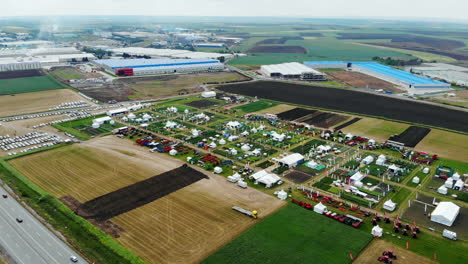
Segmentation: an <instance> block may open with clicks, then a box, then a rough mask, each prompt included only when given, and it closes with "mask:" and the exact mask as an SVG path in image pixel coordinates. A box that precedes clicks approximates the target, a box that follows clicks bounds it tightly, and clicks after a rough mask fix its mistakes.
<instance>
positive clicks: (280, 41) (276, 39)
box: [256, 37, 303, 45]
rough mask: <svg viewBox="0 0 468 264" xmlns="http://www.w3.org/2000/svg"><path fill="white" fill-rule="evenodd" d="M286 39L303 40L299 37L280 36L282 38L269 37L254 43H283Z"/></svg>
mask: <svg viewBox="0 0 468 264" xmlns="http://www.w3.org/2000/svg"><path fill="white" fill-rule="evenodd" d="M288 40H303V38H301V37H282V38H271V39H264V40H262V41H260V42H257V43H256V45H263V44H285V43H286V41H288Z"/></svg>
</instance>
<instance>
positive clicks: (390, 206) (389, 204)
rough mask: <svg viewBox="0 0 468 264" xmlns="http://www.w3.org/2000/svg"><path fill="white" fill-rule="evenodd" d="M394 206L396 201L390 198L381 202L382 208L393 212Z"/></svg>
mask: <svg viewBox="0 0 468 264" xmlns="http://www.w3.org/2000/svg"><path fill="white" fill-rule="evenodd" d="M396 206H397V204H396V203H394V202H392V200H388V201H386V202H385V203H384V204H383V209H385V210H388V211H390V212H393V211H395V208H396Z"/></svg>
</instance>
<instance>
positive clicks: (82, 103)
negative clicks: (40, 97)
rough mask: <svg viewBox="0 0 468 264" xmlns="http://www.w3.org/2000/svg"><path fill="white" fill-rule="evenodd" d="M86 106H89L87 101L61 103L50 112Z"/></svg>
mask: <svg viewBox="0 0 468 264" xmlns="http://www.w3.org/2000/svg"><path fill="white" fill-rule="evenodd" d="M85 106H88V103H87V102H85V101H73V102H66V103H61V104H59V105H57V106H56V107H53V108H50V109H49V110H60V109H70V108H77V107H85Z"/></svg>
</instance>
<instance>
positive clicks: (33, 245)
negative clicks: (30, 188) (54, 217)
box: [0, 186, 88, 264]
mask: <svg viewBox="0 0 468 264" xmlns="http://www.w3.org/2000/svg"><path fill="white" fill-rule="evenodd" d="M3 194H6V191H5V189H4V188H3V187H1V186H0V244H1V245H2V247H3V248H4V249H5V250H6V251H7V253H8V254H9V255H10V257H11V258H12V259H13V260H14V261H16V263H18V264H53V263H54V264H55V263H57V264H70V263H73V262H72V261H71V260H70V257H71V256H76V257H78V262H77V263H78V264H82V263H88V262H86V261H85V260H84V259H82V258H81V257H80V256H79V255H78V254H77V253H76V252H74V251H73V250H72V249H71V248H70V247H69V246H68V245H67V244H65V243H64V242H63V241H62V240H60V239H59V238H58V237H57V236H55V235H54V234H53V233H52V232H51V231H50V230H49V229H47V228H46V227H45V226H44V225H43V224H42V223H41V222H39V221H38V220H37V219H36V218H35V217H34V216H32V215H31V214H30V213H29V212H28V211H27V210H26V209H25V208H23V206H22V205H21V204H20V203H19V202H18V201H16V200H15V199H14V198H12V197H10V195H8V198H6V199H5V198H3V197H2V196H1V195H3ZM16 218H21V219H23V222H22V223H18V222H17V221H16Z"/></svg>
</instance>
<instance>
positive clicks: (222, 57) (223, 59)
mask: <svg viewBox="0 0 468 264" xmlns="http://www.w3.org/2000/svg"><path fill="white" fill-rule="evenodd" d="M218 60H219V62H224V61H225V60H226V59H225V58H224V56H221V57H219V58H218Z"/></svg>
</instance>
